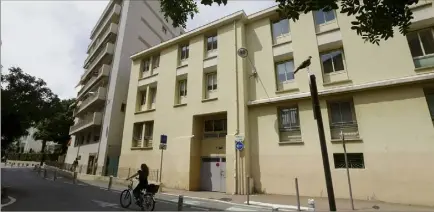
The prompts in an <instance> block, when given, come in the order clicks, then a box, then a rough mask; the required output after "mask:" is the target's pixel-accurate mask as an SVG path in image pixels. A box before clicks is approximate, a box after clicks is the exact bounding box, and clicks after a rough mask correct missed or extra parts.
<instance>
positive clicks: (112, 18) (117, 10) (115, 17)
mask: <svg viewBox="0 0 434 212" xmlns="http://www.w3.org/2000/svg"><path fill="white" fill-rule="evenodd" d="M121 9H122V7H121V6H120V5H118V4H115V5H114V6H113V8H112V9H111V10H110V12H109V14H108V15H107V16H106V17H105V20H103V21H101V22H100V23H97V25H99V26H100V27H99V29H97V31H95V32H94V31H92V34H91V36H90V39H92V41H91V43H90V44H89V45H88V46H87V53H89V52H90V51H91V49H92V47H93V46H95V44H96V41H97V40H98V39H96V38H98V37H99V35H100V34H102V33H103V32H104V28H106V26H107V25H108V24H109V23H115V24H117V23H119V19H120V14H121ZM96 27H97V26H96Z"/></svg>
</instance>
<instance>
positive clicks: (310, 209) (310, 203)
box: [307, 199, 315, 211]
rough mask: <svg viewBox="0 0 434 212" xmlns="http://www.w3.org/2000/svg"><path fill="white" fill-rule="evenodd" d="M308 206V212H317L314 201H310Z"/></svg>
mask: <svg viewBox="0 0 434 212" xmlns="http://www.w3.org/2000/svg"><path fill="white" fill-rule="evenodd" d="M307 205H308V207H309V209H308V211H315V200H314V199H308V200H307Z"/></svg>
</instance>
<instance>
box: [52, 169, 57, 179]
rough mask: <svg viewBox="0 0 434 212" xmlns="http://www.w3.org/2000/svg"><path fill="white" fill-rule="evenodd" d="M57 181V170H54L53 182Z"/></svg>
mask: <svg viewBox="0 0 434 212" xmlns="http://www.w3.org/2000/svg"><path fill="white" fill-rule="evenodd" d="M56 180H57V168H55V169H54V173H53V181H56Z"/></svg>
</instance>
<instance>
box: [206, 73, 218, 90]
mask: <svg viewBox="0 0 434 212" xmlns="http://www.w3.org/2000/svg"><path fill="white" fill-rule="evenodd" d="M206 81H207V90H208V91H214V90H217V73H211V74H208V75H207V77H206Z"/></svg>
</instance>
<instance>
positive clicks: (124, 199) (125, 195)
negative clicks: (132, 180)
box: [120, 189, 131, 208]
mask: <svg viewBox="0 0 434 212" xmlns="http://www.w3.org/2000/svg"><path fill="white" fill-rule="evenodd" d="M120 203H121V206H122V207H123V208H128V207H129V206H130V205H131V194H130V190H128V189H125V190H124V191H122V193H121V199H120Z"/></svg>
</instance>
